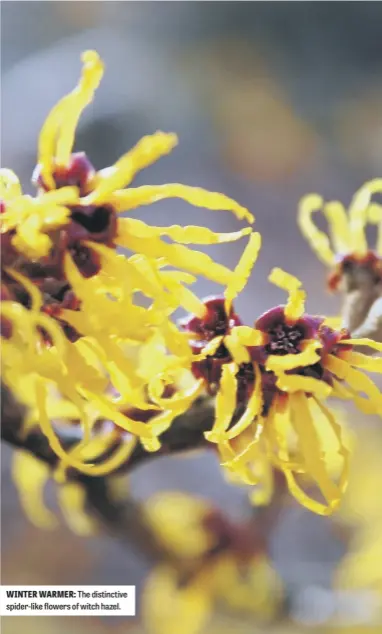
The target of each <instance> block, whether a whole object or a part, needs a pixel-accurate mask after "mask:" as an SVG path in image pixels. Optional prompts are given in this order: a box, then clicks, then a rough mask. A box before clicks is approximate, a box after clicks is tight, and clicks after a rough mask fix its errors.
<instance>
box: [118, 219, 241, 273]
mask: <svg viewBox="0 0 382 634" xmlns="http://www.w3.org/2000/svg"><path fill="white" fill-rule="evenodd" d="M123 221H124V219H123V218H122V219H121V220H120V221H119V223H118V235H117V236H116V238H115V242H116V243H117V244H119V245H120V246H123V247H127V248H128V249H131V250H132V251H136V252H138V253H143V254H144V255H146V256H148V257H152V258H164V259H165V260H166V261H167V262H168V264H170V265H172V266H175V267H177V268H180V269H184V270H185V271H189V272H190V273H194V274H196V275H203V276H204V277H206V278H207V279H210V280H212V281H214V282H217V283H218V284H223V285H224V284H228V283H229V282H230V281H231V280H232V277H233V273H232V271H230V270H229V269H227V268H226V267H225V266H223V265H222V264H218V263H216V262H214V261H213V260H212V259H211V258H210V257H209V256H208V255H207V254H206V253H202V252H201V251H194V250H192V249H189V248H187V247H185V246H183V245H181V244H167V243H165V242H162V241H161V240H160V239H159V238H150V239H143V238H136V237H134V236H131V235H130V234H129V233H128V231H127V230H126V229H127V227H126V226H125V225H124V224H123Z"/></svg>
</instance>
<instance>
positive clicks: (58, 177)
mask: <svg viewBox="0 0 382 634" xmlns="http://www.w3.org/2000/svg"><path fill="white" fill-rule="evenodd" d="M95 174H96V170H95V168H94V167H93V165H92V163H91V162H90V161H89V159H88V157H87V156H86V154H85V152H76V153H75V154H72V156H71V157H70V161H69V165H67V166H66V167H64V166H57V167H56V168H55V169H54V171H53V179H54V182H55V186H56V189H61V188H62V187H78V189H79V193H80V196H86V194H88V193H89V191H90V184H91V182H92V180H93V179H94V176H95ZM32 183H33V184H34V185H36V186H37V187H41V189H44V190H45V191H49V189H51V188H50V187H48V186H47V185H46V183H45V182H44V179H43V177H42V175H41V167H40V165H36V167H35V169H34V172H33V176H32Z"/></svg>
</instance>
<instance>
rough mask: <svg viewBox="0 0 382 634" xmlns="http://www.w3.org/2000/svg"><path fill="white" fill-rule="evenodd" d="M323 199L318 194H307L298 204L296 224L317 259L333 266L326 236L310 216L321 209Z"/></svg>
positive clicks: (332, 255)
mask: <svg viewBox="0 0 382 634" xmlns="http://www.w3.org/2000/svg"><path fill="white" fill-rule="evenodd" d="M323 203H324V201H323V199H322V198H321V196H318V194H308V195H307V196H304V198H302V200H301V202H300V206H299V212H298V224H299V227H300V229H301V232H302V234H303V236H304V237H305V238H306V239H307V241H308V242H309V245H310V247H311V248H312V249H313V251H314V252H315V254H316V255H317V257H318V258H319V259H320V260H321V261H322V262H323V263H324V264H326V265H329V266H333V265H334V264H335V255H334V253H333V251H332V249H331V247H330V242H329V238H328V236H327V235H326V234H325V233H324V232H323V231H320V230H319V229H318V228H317V227H316V225H315V224H314V223H313V221H312V214H313V213H314V212H316V211H319V210H320V209H322V206H323Z"/></svg>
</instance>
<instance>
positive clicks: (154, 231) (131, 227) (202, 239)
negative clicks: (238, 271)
mask: <svg viewBox="0 0 382 634" xmlns="http://www.w3.org/2000/svg"><path fill="white" fill-rule="evenodd" d="M123 220H124V224H125V226H126V231H128V233H130V234H131V235H132V236H136V237H137V238H157V237H159V238H160V237H161V236H168V237H169V238H171V240H174V241H175V242H179V243H181V244H207V245H208V244H221V243H224V242H235V241H236V240H239V239H240V238H242V237H243V236H246V235H248V234H249V233H251V229H250V228H249V227H247V228H246V229H241V230H240V231H234V232H232V233H215V232H214V231H211V229H207V227H196V226H194V225H188V226H186V227H181V226H180V225H172V226H171V227H155V226H153V225H147V224H146V223H145V222H143V221H142V220H138V219H137V218H124V219H123Z"/></svg>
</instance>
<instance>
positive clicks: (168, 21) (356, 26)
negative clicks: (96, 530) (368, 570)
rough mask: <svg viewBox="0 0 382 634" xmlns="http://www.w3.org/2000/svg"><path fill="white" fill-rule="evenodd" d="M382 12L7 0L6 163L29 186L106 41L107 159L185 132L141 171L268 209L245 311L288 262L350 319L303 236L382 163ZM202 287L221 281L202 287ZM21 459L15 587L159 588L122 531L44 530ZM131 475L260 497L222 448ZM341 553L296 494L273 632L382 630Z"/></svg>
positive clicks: (281, 537)
mask: <svg viewBox="0 0 382 634" xmlns="http://www.w3.org/2000/svg"><path fill="white" fill-rule="evenodd" d="M381 20H382V5H381V3H379V2H348V3H345V2H330V3H329V2H316V3H311V2H309V3H300V2H113V1H111V2H104V1H100V2H78V1H66V2H52V1H48V2H34V1H24V2H18V1H12V2H4V1H3V2H2V3H1V164H2V166H7V167H10V168H11V169H13V170H15V171H16V172H17V173H18V174H19V175H20V176H21V179H22V182H23V183H24V185H25V189H26V191H29V189H30V185H29V181H30V175H31V172H32V169H33V167H34V161H35V148H36V142H37V138H38V132H39V129H40V127H41V125H42V122H43V121H44V118H45V116H46V114H47V113H48V111H49V109H50V108H51V107H52V106H53V104H54V103H55V102H56V101H57V100H58V99H59V98H60V97H61V96H62V95H63V94H65V93H66V92H68V91H69V90H71V89H72V87H73V85H74V82H75V81H76V80H77V77H78V75H79V71H80V61H79V58H80V53H81V51H83V50H85V49H88V48H96V49H97V50H98V51H99V53H100V54H101V56H102V57H103V59H104V60H105V63H106V69H107V70H106V75H105V77H104V80H103V82H102V84H101V87H100V88H99V90H98V92H97V97H96V100H95V102H94V104H92V105H91V106H89V107H88V109H87V110H86V112H85V114H84V116H83V118H82V119H81V123H80V127H79V134H78V138H77V149H80V150H82V149H83V150H86V152H87V153H88V155H89V156H90V157H91V159H92V160H93V162H94V163H95V165H96V166H97V167H103V166H106V165H108V164H110V163H112V162H114V161H115V159H116V158H118V157H119V156H120V155H121V154H122V153H124V152H125V151H126V150H127V149H128V148H129V147H130V146H132V145H133V144H134V143H135V142H136V141H137V140H138V139H139V138H140V137H141V136H143V135H144V134H148V133H151V132H154V131H155V130H157V129H162V130H165V131H175V132H177V133H178V135H179V138H180V145H179V147H178V148H177V149H176V150H175V151H174V152H173V154H172V155H170V156H169V157H166V158H164V159H162V160H161V161H160V162H159V163H158V164H157V165H154V166H153V167H151V168H149V169H147V170H145V171H144V173H142V174H140V175H139V176H138V177H137V179H136V183H137V184H143V183H150V184H151V183H152V184H154V183H164V182H176V181H178V182H183V183H187V184H190V185H199V186H204V187H206V188H208V189H210V190H216V191H222V192H224V193H226V194H227V195H229V196H231V197H233V198H236V199H237V200H238V201H239V202H240V203H241V204H243V205H245V206H247V207H248V208H249V209H250V210H251V211H252V212H253V213H254V214H255V215H256V227H257V229H258V230H259V231H260V232H261V234H262V237H263V248H262V251H261V255H260V258H259V261H258V263H257V265H256V268H255V272H254V274H253V276H252V278H251V280H250V282H249V284H248V287H247V289H246V291H245V292H244V293H243V294H242V296H241V297H240V298H239V300H238V302H237V309H238V312H239V313H241V314H242V315H243V317H244V319H245V320H246V322H247V323H251V322H253V320H254V319H255V318H256V316H258V315H259V314H260V313H261V312H263V311H264V310H266V309H267V308H269V307H271V306H272V305H273V304H275V303H278V302H280V301H282V299H283V297H282V294H281V292H279V291H278V290H277V289H276V288H274V287H272V286H271V285H270V284H269V283H268V282H267V276H268V273H269V271H270V269H271V268H272V267H273V266H282V267H283V268H285V269H286V270H288V271H290V272H291V273H293V274H295V275H297V276H299V277H300V278H301V279H302V281H303V283H304V285H305V286H306V288H307V290H308V292H309V300H308V308H309V310H310V311H311V312H317V313H321V312H326V313H328V314H335V313H336V312H337V311H338V301H337V299H336V298H333V297H331V296H329V295H328V294H327V292H326V291H325V284H324V279H325V271H324V270H323V267H322V266H321V265H320V264H319V263H318V262H317V261H316V259H315V257H314V255H313V254H312V253H311V252H310V250H309V247H308V246H307V244H306V243H305V242H304V240H303V238H302V237H301V235H300V234H299V231H298V228H297V225H296V209H297V205H298V201H299V199H300V197H301V196H302V195H303V194H305V193H309V192H312V191H317V192H320V193H321V194H322V195H324V196H325V197H326V198H338V199H341V200H343V201H344V202H345V203H346V204H347V203H348V202H349V201H350V198H351V195H352V193H353V192H354V191H355V190H356V189H357V188H358V187H359V186H360V185H361V184H362V183H363V181H364V180H368V179H370V178H373V177H376V176H378V175H380V166H381V163H382V45H381V37H380V32H381ZM191 213H192V220H191ZM140 217H142V218H143V219H145V220H148V221H150V222H153V223H155V224H157V225H159V224H171V223H180V224H183V223H184V224H187V223H188V222H192V224H204V225H207V226H209V227H210V228H213V229H215V230H226V231H232V230H235V229H236V228H237V222H236V221H235V219H234V218H233V217H232V216H230V215H229V214H228V213H227V214H226V213H221V214H219V213H217V212H207V211H206V212H204V211H202V210H194V209H192V212H190V208H189V207H187V205H186V204H182V203H180V202H179V201H176V202H175V201H169V202H165V203H158V204H156V205H154V206H153V207H151V208H149V209H146V210H144V211H143V212H140ZM241 248H242V245H241V244H240V243H236V244H234V245H222V246H221V247H215V248H214V257H216V259H218V260H220V261H222V262H224V263H226V264H227V265H229V266H234V264H235V263H236V261H237V260H238V257H239V255H240V250H241ZM196 290H197V292H198V293H199V294H200V295H206V294H211V293H213V292H215V291H216V290H217V289H215V288H213V285H212V284H207V282H204V281H200V282H199V283H198V286H197V287H196ZM356 422H357V421H356ZM358 422H359V423H361V422H362V421H358ZM381 458H382V452H381ZM10 462H11V451H10V450H8V449H5V450H4V451H3V459H2V467H1V475H2V505H1V506H2V508H1V510H2V581H3V583H6V584H17V583H30V584H33V583H34V584H47V585H48V584H55V583H60V584H71V583H73V584H85V585H86V584H87V585H90V584H98V583H99V584H108V583H109V584H114V585H115V584H130V583H136V584H138V585H139V586H140V585H141V584H142V583H143V582H144V579H145V577H146V575H147V566H146V565H145V563H144V562H143V561H142V559H141V557H140V556H139V553H137V552H134V550H133V549H131V550H130V551H129V550H127V549H126V548H125V547H124V548H122V547H121V546H120V545H119V544H118V543H116V542H114V541H113V540H111V539H109V538H107V537H103V538H102V537H98V538H91V539H81V538H79V537H76V536H74V535H73V534H71V533H70V532H69V529H67V528H66V527H65V526H64V525H62V526H61V527H60V528H59V529H57V530H56V531H54V532H48V533H46V532H42V531H39V530H38V529H36V528H34V527H32V526H31V525H30V524H29V523H28V522H27V521H26V520H25V519H24V517H23V514H22V512H21V510H20V507H19V503H18V500H17V497H16V495H15V490H14V488H13V485H12V482H11V475H10ZM131 486H132V490H133V492H134V494H135V495H136V496H137V498H139V499H146V498H147V497H148V496H149V495H151V494H152V493H154V492H156V491H158V490H162V489H172V488H175V487H177V488H178V489H181V490H185V491H190V492H197V493H199V494H201V495H203V496H205V497H207V498H208V499H212V500H214V501H215V502H216V503H217V504H219V505H221V506H222V507H224V508H225V509H226V510H228V512H229V513H231V514H232V515H233V516H235V517H240V515H241V514H242V513H243V512H244V511H245V510H246V508H247V502H246V493H245V492H244V491H242V490H240V489H236V488H233V487H232V486H229V485H228V484H226V483H225V482H224V480H223V477H222V475H221V473H220V470H219V468H218V465H217V464H216V463H215V462H214V460H213V459H212V458H211V456H210V455H208V456H206V455H204V454H198V455H193V456H190V457H188V458H186V459H184V458H176V459H171V460H169V459H158V460H155V461H154V462H153V463H152V464H147V465H145V466H144V467H142V468H140V469H139V470H137V472H135V473H134V474H133V475H132V477H131ZM51 498H53V493H52V491H49V492H48V499H49V500H50V499H51ZM53 503H54V502H53ZM344 548H345V546H344V543H343V540H342V539H341V536H340V535H339V534H337V533H336V532H335V531H333V530H332V528H331V524H330V522H329V521H328V520H326V519H324V518H319V517H315V516H313V515H312V514H310V513H309V512H307V511H304V510H303V509H301V508H299V507H297V506H296V505H294V504H290V505H288V506H287V507H286V508H285V509H283V512H282V514H281V516H280V518H279V522H278V525H277V528H276V529H275V530H274V531H273V534H272V536H271V553H272V557H273V562H274V565H275V567H276V569H277V570H278V571H279V573H280V574H281V576H282V578H283V581H284V584H285V588H286V594H287V597H288V605H289V610H290V615H291V616H290V618H289V624H288V623H281V624H275V625H272V626H269V631H274V632H279V631H280V632H284V631H285V632H287V631H288V632H289V631H291V632H297V631H302V632H305V631H310V630H311V629H312V628H318V631H320V632H321V631H323V628H325V631H329V629H327V628H330V627H332V625H331V623H332V620H333V618H334V617H335V618H336V619H337V621H338V622H339V624H340V625H341V624H342V625H348V626H352V628H351V631H354V632H355V631H356V629H354V628H356V627H357V628H358V629H357V631H359V632H360V633H361V632H363V631H374V630H375V632H377V631H380V630H379V627H378V625H377V626H374V627H372V626H371V625H370V618H369V616H370V615H369V613H368V610H367V606H366V607H365V604H364V603H363V602H362V601H363V599H362V597H358V599H357V600H358V603H357V602H355V603H354V601H350V602H349V600H347V601H346V600H342V601H341V600H338V597H337V596H336V595H334V594H333V592H332V590H331V577H332V573H333V570H334V568H335V566H336V564H337V563H338V561H339V560H340V558H341V556H342V554H343V552H344ZM381 567H382V562H381ZM350 603H352V604H353V608H352V609H350ZM354 605H356V607H354ZM227 623H228V624H227ZM21 624H22V629H23V631H25V632H26V633H27V634H29V633H32V632H34V631H36V632H37V631H38V632H39V633H41V634H45V633H47V634H48V633H49V634H56V633H57V634H61V633H62V634H64V633H65V634H66V633H67V632H68V631H70V630H72V629H74V630H75V631H76V632H78V633H79V634H82V633H84V634H85V633H87V632H92V633H94V634H98V633H99V634H103V633H106V632H116V633H117V632H118V633H119V632H124V631H131V632H135V631H136V632H140V631H142V630H141V626H140V624H139V622H138V621H134V622H133V621H128V622H126V621H125V622H116V621H115V620H111V621H105V620H101V619H99V620H96V619H88V618H81V619H72V618H69V617H65V618H59V617H55V618H54V619H53V620H51V619H48V618H41V617H40V618H24V619H23V620H22V622H21V621H20V620H19V619H12V618H6V619H3V628H4V629H3V631H4V634H18V633H19V632H20V629H21ZM353 626H354V628H353ZM241 628H243V630H242V631H243V632H244V631H247V632H255V631H257V630H255V629H254V628H255V625H253V623H252V624H250V625H249V626H248V624H247V625H243V624H241V623H240V622H234V623H231V624H230V623H229V622H224V627H223V625H222V624H221V625H219V622H218V625H217V629H216V631H219V632H220V631H221V632H223V631H229V632H233V631H235V632H236V631H237V632H239V631H241Z"/></svg>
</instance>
